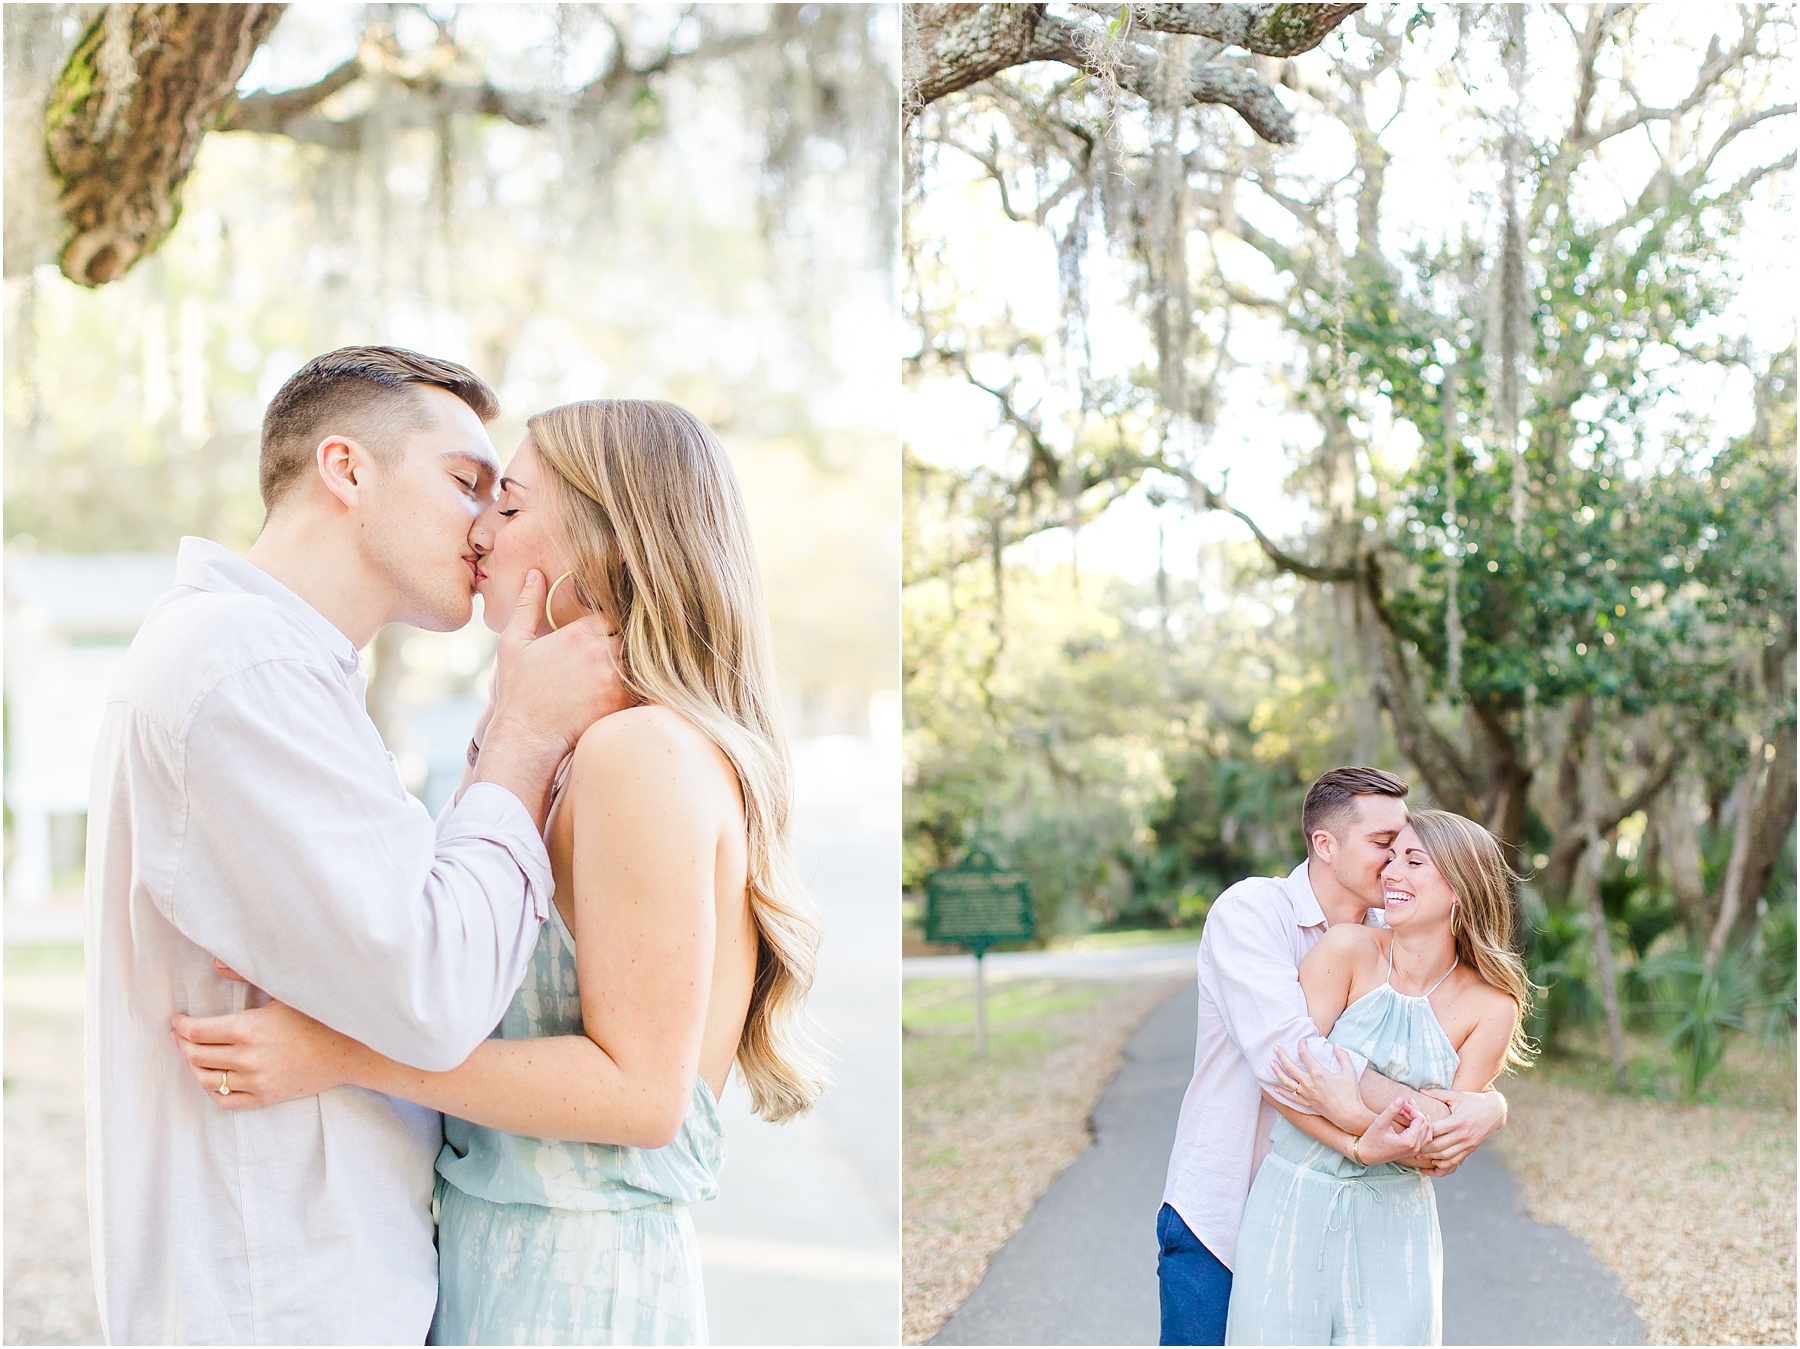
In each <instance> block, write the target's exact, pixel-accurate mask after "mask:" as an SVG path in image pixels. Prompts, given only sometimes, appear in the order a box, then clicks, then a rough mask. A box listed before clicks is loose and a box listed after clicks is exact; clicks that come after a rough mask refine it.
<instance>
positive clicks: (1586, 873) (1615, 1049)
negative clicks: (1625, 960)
mask: <svg viewBox="0 0 1800 1349" xmlns="http://www.w3.org/2000/svg"><path fill="white" fill-rule="evenodd" d="M1605 865H1606V841H1605V840H1604V839H1603V838H1601V836H1600V835H1599V834H1595V835H1593V836H1592V837H1591V838H1589V840H1588V846H1587V852H1586V854H1585V855H1584V856H1583V858H1582V864H1581V868H1580V870H1579V871H1578V872H1577V873H1576V886H1577V888H1578V889H1579V890H1580V891H1581V892H1582V899H1583V903H1584V905H1585V907H1586V909H1587V915H1588V925H1589V926H1590V927H1591V928H1592V929H1593V933H1594V959H1595V961H1596V963H1598V965H1599V966H1600V1000H1601V1002H1602V1003H1603V1004H1604V1005H1605V1007H1606V1036H1607V1039H1608V1041H1609V1042H1610V1043H1611V1045H1612V1070H1613V1081H1614V1083H1616V1084H1617V1086H1618V1088H1619V1090H1620V1091H1624V1090H1626V1088H1627V1087H1628V1085H1629V1079H1628V1078H1627V1076H1626V1072H1625V1024H1624V1021H1623V1020H1622V1019H1621V1017H1620V1016H1619V981H1618V978H1617V976H1616V975H1615V974H1614V971H1613V953H1612V938H1611V937H1610V936H1608V935H1607V931H1606V907H1605V905H1604V904H1602V903H1601V899H1600V873H1601V869H1602V868H1603V867H1604V866H1605Z"/></svg>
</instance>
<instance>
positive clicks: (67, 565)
mask: <svg viewBox="0 0 1800 1349" xmlns="http://www.w3.org/2000/svg"><path fill="white" fill-rule="evenodd" d="M174 583H175V557H174V554H172V553H171V554H167V555H163V554H143V553H110V554H62V555H53V556H36V555H17V554H15V555H11V556H9V557H7V559H6V805H7V809H8V810H9V811H10V813H11V816H12V821H11V823H12V831H11V832H12V859H11V865H10V866H8V868H7V873H6V901H7V903H8V905H17V906H22V907H26V908H33V907H37V906H39V905H42V904H44V903H46V902H47V901H48V900H49V898H50V894H51V891H52V889H53V888H54V887H55V885H56V884H57V883H58V882H59V881H61V880H62V879H63V878H64V877H67V878H68V880H69V881H70V882H71V883H72V882H73V881H74V880H75V879H76V878H78V877H79V875H80V873H81V867H82V852H83V849H84V847H85V843H86V838H87V802H88V775H89V770H90V768H91V766H92V761H93V757H94V744H95V741H96V740H97V739H98V737H99V734H100V722H101V719H102V717H103V716H104V714H105V711H106V695H107V691H108V690H109V689H110V688H111V687H112V682H113V677H114V675H115V674H116V673H117V672H118V668H119V663H120V662H121V661H122V660H123V659H124V658H125V650H126V648H127V647H128V646H130V645H131V639H132V637H133V636H135V635H136V633H137V630H138V626H139V625H140V624H141V623H142V622H143V621H144V616H145V615H146V614H148V613H149V612H150V608H151V606H152V605H154V604H155V603H156V601H157V600H158V599H159V598H160V597H161V596H162V595H163V593H164V592H165V591H167V590H168V589H169V587H170V586H172V585H174Z"/></svg>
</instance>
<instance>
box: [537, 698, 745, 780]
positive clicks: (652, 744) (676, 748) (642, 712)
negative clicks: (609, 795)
mask: <svg viewBox="0 0 1800 1349" xmlns="http://www.w3.org/2000/svg"><path fill="white" fill-rule="evenodd" d="M735 781H736V774H735V773H733V772H732V769H731V761H730V760H729V759H727V758H726V757H725V754H724V751H722V750H721V749H720V748H719V747H718V746H717V745H716V744H714V743H713V741H712V739H711V737H709V736H708V735H707V734H706V733H705V732H704V731H702V730H701V729H700V728H699V727H697V726H695V725H694V724H693V722H691V721H689V720H688V719H687V718H686V717H684V716H682V715H681V714H680V713H678V712H672V711H670V710H669V709H668V708H666V707H657V706H652V705H649V704H645V705H642V706H639V707H628V708H626V709H625V710H624V711H622V712H614V713H613V714H612V715H611V716H607V717H602V718H600V720H599V721H596V722H595V723H594V724H593V725H592V726H590V727H588V728H587V730H585V731H583V732H582V733H581V740H580V741H579V742H578V743H577V744H576V746H575V762H574V764H573V765H572V766H571V769H570V774H569V791H570V793H571V795H575V794H577V793H580V794H586V793H587V792H589V791H593V790H596V789H599V790H605V789H606V788H607V787H609V786H622V785H628V784H629V785H631V786H633V787H642V788H648V789H650V790H655V788H656V787H657V786H659V785H665V786H667V787H671V788H676V789H678V790H681V791H692V790H695V789H697V788H699V787H701V786H702V785H717V786H721V787H722V786H726V785H728V784H729V785H732V786H735Z"/></svg>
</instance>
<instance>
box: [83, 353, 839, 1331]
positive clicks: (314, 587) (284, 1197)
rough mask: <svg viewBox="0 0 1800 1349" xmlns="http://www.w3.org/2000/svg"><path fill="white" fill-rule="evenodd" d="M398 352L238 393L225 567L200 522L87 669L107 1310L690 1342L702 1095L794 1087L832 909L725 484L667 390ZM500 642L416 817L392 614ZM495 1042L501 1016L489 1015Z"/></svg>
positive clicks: (706, 1171)
mask: <svg viewBox="0 0 1800 1349" xmlns="http://www.w3.org/2000/svg"><path fill="white" fill-rule="evenodd" d="M497 406H498V405H497V402H496V399H495V397H494V394H493V393H492V391H491V390H490V389H488V387H487V386H486V385H485V384H483V383H482V381H481V380H480V379H478V378H477V377H476V376H475V375H473V374H472V373H470V372H469V371H468V370H466V369H464V368H462V367H461V366H458V365H454V364H451V363H449V362H445V361H440V360H436V359H433V358H431V357H427V356H421V355H419V354H417V353H413V352H407V351H402V350H399V349H396V348H388V347H353V348H345V349H342V350H339V351H335V352H331V353H329V354H327V355H324V356H321V357H318V358H317V359H315V360H313V361H311V362H310V363H308V364H307V365H306V366H305V367H303V368H302V369H301V370H300V371H299V372H298V373H297V374H296V375H294V377H293V378H292V379H290V380H289V381H288V383H287V384H286V385H285V386H284V387H283V388H282V389H281V391H280V392H279V393H278V394H277V395H276V397H275V399H274V400H273V401H272V402H271V404H270V405H269V408H268V410H267V414H266V416H265V419H264V424H263V435H262V447H261V464H260V471H261V488H262V495H263V500H264V504H265V506H266V508H267V518H266V520H265V523H264V526H263V529H262V532H261V534H260V536H259V537H258V539H257V541H256V543H255V545H254V546H253V547H252V548H251V550H250V552H249V554H248V556H247V557H239V556H237V555H235V554H233V553H231V552H228V551H227V550H225V549H224V548H221V547H219V546H218V545H216V544H213V543H209V542H207V541H206V540H203V539H186V540H184V541H183V543H182V548H181V554H180V558H179V562H178V566H177V574H176V584H175V588H174V589H173V590H172V591H170V592H169V594H168V595H166V596H165V597H164V598H163V599H162V600H161V601H160V602H159V603H158V605H157V607H156V608H155V609H154V610H153V611H152V613H151V614H150V616H149V617H148V618H147V620H146V621H145V623H144V625H143V628H142V629H141V631H140V632H139V634H138V636H137V638H136V640H135V641H134V642H133V644H132V649H131V651H130V653H129V655H128V657H127V659H126V662H125V666H124V669H123V672H122V674H121V676H120V678H119V680H118V682H117V683H116V685H115V687H114V689H113V691H112V693H111V695H110V700H109V705H108V708H107V712H106V718H105V722H104V727H103V730H102V734H101V740H100V747H99V751H98V754H97V758H96V763H95V772H94V782H93V793H92V798H91V800H92V806H91V815H90V821H91V823H90V842H89V859H88V877H89V882H88V884H89V892H88V932H87V971H88V1001H87V1018H86V1023H87V1101H88V1180H89V1188H88V1194H89V1217H90V1228H91V1234H92V1242H93V1253H94V1268H95V1283H96V1285H97V1291H98V1294H99V1300H100V1311H101V1318H102V1324H103V1326H104V1327H105V1330H106V1334H107V1337H108V1339H109V1340H110V1341H111V1342H113V1343H128V1344H156V1343H164V1344H170V1343H173V1344H181V1343H195V1344H205V1343H214V1344H271V1343H274V1344H420V1343H423V1342H425V1341H426V1340H427V1337H428V1336H429V1337H430V1339H431V1341H432V1342H435V1343H441V1344H476V1343H507V1344H515V1343H516V1344H559V1343H560V1344H571V1343H574V1344H605V1343H696V1342H703V1341H704V1339H705V1304H704V1301H703V1299H702V1294H701V1286H700V1267H699V1255H698V1248H697V1244H696V1239H695V1235H694V1230H693V1227H692V1225H691V1223H690V1221H689V1218H688V1213H687V1206H688V1205H690V1204H692V1203H694V1202H696V1201H699V1200H703V1199H707V1198H710V1197H712V1195H713V1194H714V1193H715V1191H716V1184H717V1180H716V1178H717V1172H718V1170H719V1167H720V1165H721V1163H722V1160H723V1141H722V1138H721V1134H720V1126H719V1115H718V1096H719V1094H720V1092H721V1090H722V1089H723V1087H724V1085H725V1080H726V1077H727V1074H728V1073H729V1072H730V1070H731V1069H732V1067H733V1066H735V1067H736V1068H737V1070H738V1072H739V1074H740V1075H741V1078H742V1080H743V1082H744V1085H745V1087H746V1088H747V1090H748V1093H749V1096H750V1100H751V1103H752V1105H753V1107H754V1108H755V1109H756V1110H757V1111H758V1112H759V1113H760V1114H762V1115H763V1116H765V1117H767V1118H770V1119H775V1120H781V1119H786V1118H789V1117H791V1116H793V1115H795V1114H797V1113H798V1112H800V1111H802V1110H804V1109H806V1108H807V1107H808V1106H809V1105H810V1104H811V1103H812V1101H813V1100H814V1098H815V1097H816V1096H817V1095H818V1092H819V1090H820V1086H821V1075H820V1072H819V1070H818V1068H817V1066H816V1065H815V1064H814V1063H813V1061H812V1060H811V1059H810V1057H809V1056H808V1054H807V1052H806V1051H805V1049H804V1048H803V1046H802V1045H801V1044H800V1043H799V1042H798V1041H797V1038H796V1032H797V1027H796V1019H797V1015H798V1013H799V1010H800V1006H801V1004H802V1002H803V1001H804V999H805V996H806V993H807V990H808V988H809V986H810V983H811V980H812V969H813V960H814V955H815V952H816V949H817V945H818V935H819V934H818V927H817V922H816V919H815V918H814V916H813V910H812V908H811V906H810V904H809V902H808V900H807V898H806V896H805V895H804V893H803V892H802V891H801V889H800V887H799V885H798V883H797V880H796V877H795V873H794V869H793V866H792V862H791V860H790V853H789V813H790V805H791V788H790V783H789V765H788V757H787V748H786V743H785V740H784V737H783V732H782V730H781V726H780V721H779V713H778V709H777V705H776V701H775V689H774V685H773V677H772V673H771V662H770V654H769V637H768V631H767V623H766V619H765V616H764V608H763V598H762V594H761V588H760V582H759V580H758V577H757V571H756V565H755V560H754V555H753V552H752V547H751V541H750V536H749V530H748V526H747V523H746V519H745V514H744V509H743V504H742V501H741V499H740V497H739V493H738V488H737V483H736V480H735V479H734V477H733V475H732V472H731V468H730V464H729V462H728V460H727V459H726V457H725V454H724V451H723V450H722V448H721V447H720V446H719V443H718V441H717V440H716V439H715V437H714V436H713V434H712V432H711V431H710V430H708V428H707V427H706V426H704V425H703V424H702V423H701V422H700V421H698V420H697V419H696V418H694V417H693V416H692V415H690V414H689V413H687V412H685V411H683V410H682V409H680V408H678V407H675V406H673V405H671V404H667V403H657V402H640V401H631V400H607V401H594V402H586V403H575V404H571V405H568V406H565V407H560V408H555V409H552V410H550V411H548V412H543V413H540V414H538V415H537V416H535V417H532V418H531V419H529V421H528V422H527V427H528V431H527V434H526V436H525V438H524V441H523V442H522V443H521V444H520V446H519V448H518V450H517V452H516V453H515V454H514V456H513V458H512V460H511V462H510V464H509V465H508V466H507V467H506V470H505V473H504V476H503V475H502V473H501V467H500V463H499V460H498V458H497V456H496V455H495V452H494V448H493V445H492V443H491V442H490V440H489V438H488V434H487V430H486V427H485V423H486V422H488V421H490V420H491V419H492V418H493V417H494V415H495V413H496V411H497ZM477 594H479V595H481V596H482V599H483V612H484V615H485V617H486V619H487V622H488V624H489V626H491V627H494V628H496V629H503V630H501V631H500V641H499V655H498V660H497V666H496V674H495V681H494V690H493V696H492V698H491V700H490V702H489V705H488V708H487V711H486V713H485V714H484V715H483V717H482V718H481V720H480V722H479V723H478V724H477V725H476V727H474V728H473V729H474V735H473V736H472V737H471V740H470V743H469V750H468V770H467V772H466V773H465V774H464V776H463V780H462V783H461V785H460V787H459V789H458V791H457V793H456V796H455V798H454V800H453V801H452V802H451V804H450V805H448V806H447V807H446V808H445V810H444V812H443V813H442V814H441V815H440V816H439V818H438V819H437V821H436V822H435V823H434V822H433V821H432V819H431V818H430V816H429V815H428V814H427V813H426V811H425V810H424V808H423V807H422V806H420V805H419V803H418V802H417V801H415V800H413V799H412V798H411V797H410V796H409V795H408V794H407V792H406V790H405V787H404V786H403V785H402V782H401V779H400V776H399V773H398V770H397V767H396V765H395V761H394V758H393V756H392V755H391V754H389V753H388V752H387V750H386V749H385V747H384V746H383V744H382V742H381V738H380V736H379V735H378V734H377V732H376V729H375V727H374V725H373V724H372V723H371V722H370V720H369V718H368V716H367V714H366V712H365V710H364V706H363V698H364V694H365V691H366V681H365V678H364V672H363V668H362V663H361V660H360V658H359V656H358V654H357V652H358V649H359V648H361V647H363V646H366V645H367V644H368V643H369V642H370V641H371V640H372V639H373V638H374V636H375V634H376V633H377V632H378V631H379V630H380V629H381V628H382V627H383V626H384V625H385V624H388V623H396V622H398V623H408V624H411V625H413V626H416V627H421V628H426V629H431V630H435V631H448V630H451V629H455V628H460V627H461V626H463V624H464V623H466V622H467V621H468V619H469V617H470V614H471V611H472V607H473V599H474V596H475V595H477ZM490 1032H491V1036H490Z"/></svg>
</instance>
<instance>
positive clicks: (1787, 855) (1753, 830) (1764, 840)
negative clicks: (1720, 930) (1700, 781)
mask: <svg viewBox="0 0 1800 1349" xmlns="http://www.w3.org/2000/svg"><path fill="white" fill-rule="evenodd" d="M1773 743H1774V746H1775V759H1774V761H1773V762H1772V763H1770V765H1769V777H1768V781H1766V782H1765V783H1764V784H1763V789H1762V796H1761V798H1760V799H1759V800H1758V801H1757V803H1756V818H1755V819H1754V820H1752V821H1751V824H1750V845H1749V849H1748V852H1747V854H1746V856H1745V858H1744V878H1743V897H1744V901H1745V903H1746V904H1747V905H1754V904H1755V902H1756V901H1757V900H1759V899H1761V898H1762V897H1763V895H1764V893H1765V892H1766V891H1767V890H1768V888H1769V881H1770V879H1771V878H1772V877H1773V876H1774V875H1775V873H1776V870H1777V869H1778V868H1780V867H1783V866H1785V867H1786V868H1787V869H1788V871H1789V872H1790V873H1791V872H1792V870H1793V866H1794V857H1793V854H1792V853H1791V852H1789V851H1788V850H1787V841H1788V834H1789V833H1790V832H1791V831H1792V830H1793V827H1794V787H1795V774H1794V768H1795V764H1794V751H1795V742H1794V729H1793V727H1791V726H1784V727H1782V728H1781V729H1780V730H1779V731H1777V732H1776V734H1775V739H1774V741H1773Z"/></svg>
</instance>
